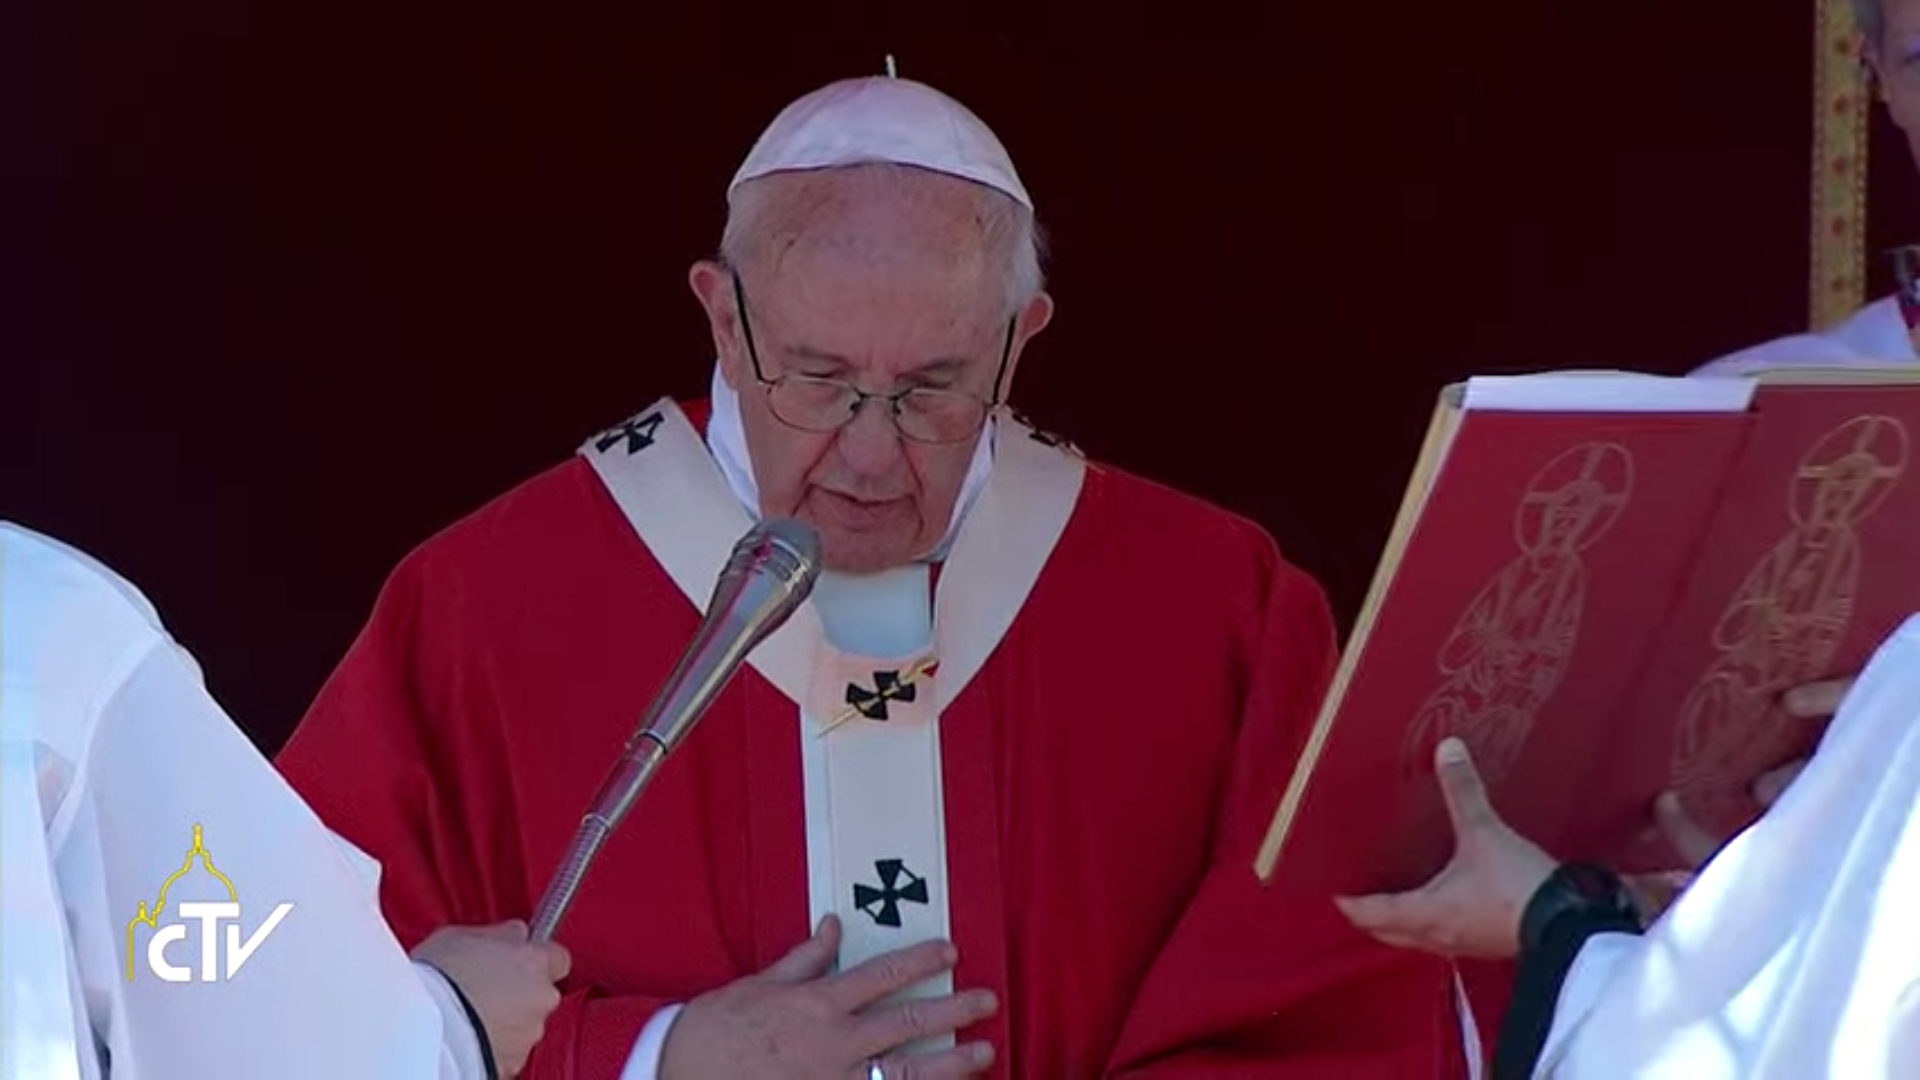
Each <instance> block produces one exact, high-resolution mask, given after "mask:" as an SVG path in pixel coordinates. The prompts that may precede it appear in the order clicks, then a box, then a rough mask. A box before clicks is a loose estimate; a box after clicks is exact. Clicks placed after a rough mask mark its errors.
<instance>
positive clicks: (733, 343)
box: [687, 259, 745, 389]
mask: <svg viewBox="0 0 1920 1080" xmlns="http://www.w3.org/2000/svg"><path fill="white" fill-rule="evenodd" d="M687 284H688V285H690V286H692V288H693V295H694V297H695V299H697V300H699V301H700V307H701V308H702V309H703V310H704V311H706V313H707V327H708V329H709V330H711V331H712V333H713V354H714V356H715V357H717V358H718V359H719V361H720V375H721V377H722V378H725V379H726V380H727V385H728V386H731V387H733V388H735V389H739V386H740V371H741V365H742V364H743V363H744V362H745V361H744V359H743V358H742V357H741V355H740V309H739V307H738V306H737V305H736V304H735V303H734V296H735V293H734V291H733V271H732V270H729V269H728V268H727V267H725V266H723V265H721V264H720V263H717V262H715V261H713V260H711V259H702V260H700V261H699V262H697V263H694V264H693V266H692V268H691V269H689V270H688V271H687Z"/></svg>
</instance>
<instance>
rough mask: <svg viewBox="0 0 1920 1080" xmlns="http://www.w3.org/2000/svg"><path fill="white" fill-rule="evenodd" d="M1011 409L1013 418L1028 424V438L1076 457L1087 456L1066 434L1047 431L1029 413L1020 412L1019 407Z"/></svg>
mask: <svg viewBox="0 0 1920 1080" xmlns="http://www.w3.org/2000/svg"><path fill="white" fill-rule="evenodd" d="M1009 411H1010V412H1011V413H1012V414H1013V418H1014V419H1015V420H1017V421H1019V422H1020V423H1021V424H1023V425H1025V426H1026V428H1027V438H1029V439H1032V440H1033V441H1034V442H1037V443H1039V444H1040V445H1041V446H1049V447H1052V448H1054V449H1056V450H1064V451H1066V452H1067V453H1069V454H1072V455H1074V456H1075V457H1084V456H1085V455H1084V454H1082V453H1081V452H1080V448H1079V447H1078V446H1075V445H1074V444H1073V440H1071V439H1069V438H1067V437H1066V436H1064V435H1056V434H1054V433H1053V432H1051V431H1046V430H1044V429H1042V428H1041V427H1040V425H1038V424H1036V423H1034V422H1033V420H1032V419H1031V418H1029V417H1028V416H1027V414H1025V413H1023V412H1020V411H1019V410H1017V409H1011V410H1009Z"/></svg>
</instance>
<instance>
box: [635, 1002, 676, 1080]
mask: <svg viewBox="0 0 1920 1080" xmlns="http://www.w3.org/2000/svg"><path fill="white" fill-rule="evenodd" d="M679 1017H680V1006H678V1005H669V1006H667V1007H666V1008H664V1009H661V1010H660V1011H659V1012H656V1013H654V1014H653V1019H651V1020H648V1021H647V1026H646V1027H643V1028H641V1029H640V1037H639V1038H638V1039H635V1040H634V1041H633V1052H632V1053H630V1054H628V1055H627V1067H626V1068H624V1069H622V1070H620V1080H660V1055H661V1054H662V1053H663V1052H665V1050H666V1048H667V1033H668V1032H670V1031H672V1030H673V1022H674V1021H675V1020H677V1019H679Z"/></svg>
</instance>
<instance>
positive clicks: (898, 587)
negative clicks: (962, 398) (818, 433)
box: [580, 399, 1084, 1044]
mask: <svg viewBox="0 0 1920 1080" xmlns="http://www.w3.org/2000/svg"><path fill="white" fill-rule="evenodd" d="M982 437H983V439H984V438H992V439H994V440H995V442H994V445H993V447H992V448H991V450H992V454H993V461H994V468H993V471H992V473H991V474H990V475H989V476H988V478H987V480H986V481H985V483H984V484H983V485H982V487H981V490H980V491H979V494H978V496H977V498H976V501H975V503H974V505H973V506H972V507H971V509H970V512H969V513H968V515H967V520H966V521H965V523H964V524H963V526H962V527H961V528H960V529H959V530H958V531H957V532H956V533H955V534H954V535H953V536H952V537H951V541H952V553H951V556H950V557H949V558H948V560H947V562H946V567H945V569H944V571H943V573H942V574H941V578H940V586H939V590H938V595H937V596H936V597H930V596H929V592H930V590H929V587H928V573H929V571H928V567H927V566H926V565H924V564H915V565H912V566H907V567H901V568H898V569H895V570H890V571H886V572H883V573H880V574H872V575H858V576H855V575H844V574H836V573H831V572H830V573H826V574H823V575H822V578H821V580H820V582H819V584H818V585H817V586H816V587H815V590H814V593H813V595H812V596H811V597H810V598H809V600H808V601H807V603H806V604H804V605H802V606H801V608H800V609H799V610H798V611H796V612H795V613H794V615H793V617H792V618H790V619H789V620H788V621H787V622H786V623H785V624H784V625H783V626H782V627H781V628H780V629H779V630H777V631H775V632H774V633H773V634H771V635H769V636H768V638H767V639H766V640H765V641H764V642H762V643H761V645H760V646H759V647H758V648H757V649H755V650H754V652H753V653H752V654H751V655H749V657H748V658H747V663H748V664H749V665H751V666H752V667H753V668H754V669H755V670H756V671H758V672H759V673H760V674H761V675H762V676H763V677H764V678H766V680H767V681H768V682H770V683H772V684H773V685H774V686H775V687H776V688H778V689H779V690H780V692H781V693H782V694H784V695H785V696H786V697H787V698H788V699H789V700H790V701H792V702H793V703H794V705H795V706H796V707H797V713H798V720H797V722H798V723H799V725H800V745H801V748H802V750H801V759H802V760H801V761H800V762H799V766H800V768H801V773H802V778H803V787H804V790H805V799H806V821H805V839H806V850H807V874H808V908H809V910H810V912H811V915H812V918H813V920H814V922H815V923H817V922H818V921H819V919H820V918H822V917H823V916H825V915H826V914H827V913H829V912H832V913H834V914H836V915H838V916H839V918H840V922H841V925H842V927H843V929H844V937H843V939H842V947H841V953H840V964H841V965H842V966H843V967H846V966H851V965H854V964H857V963H859V962H861V961H862V960H865V959H867V958H869V957H871V956H874V955H877V954H879V953H882V952H887V951H891V950H894V949H899V948H904V947H906V946H908V945H912V944H914V943H916V942H919V941H923V940H927V939H930V938H945V937H949V936H950V932H951V907H950V899H949V891H950V890H949V889H948V887H947V882H948V876H947V855H946V812H947V811H946V805H945V798H944V792H943V769H942V765H941V747H940V715H941V712H942V711H943V710H944V709H945V708H946V706H947V705H948V704H949V703H951V702H952V701H953V700H954V698H956V697H957V696H958V695H959V694H960V692H961V691H962V690H963V689H964V688H965V687H966V686H967V684H968V682H969V681H970V680H971V679H972V678H973V676H974V675H975V674H976V673H977V672H978V671H979V670H980V667H981V665H983V664H984V663H985V662H986V659H987V657H988V656H989V655H990V654H991V653H992V651H993V649H994V647H995V646H996V645H997V644H998V643H999V641H1000V639H1001V637H1002V635H1004V634H1005V632H1006V630H1007V628H1008V626H1010V625H1011V624H1012V622H1013V619H1014V617H1015V616H1016V615H1017V614H1018V613H1019V610H1020V607H1021V605H1022V604H1023V603H1025V601H1026V598H1027V595H1028V593H1029V591H1030V590H1031V589H1032V587H1033V584H1034V582H1035V581H1036V580H1037V579H1038V578H1039V576H1040V572H1041V571H1042V570H1043V569H1044V568H1045V566H1046V563H1047V560H1048V558H1049V557H1050V556H1051V554H1052V552H1053V548H1054V544H1055V543H1056V542H1057V541H1058V539H1059V537H1060V534H1061V533H1062V531H1063V530H1064V529H1065V528H1066V524H1067V520H1068V519H1069V517H1070V516H1071V515H1072V512H1073V508H1074V505H1075V503H1076V501H1077V500H1078V498H1079V492H1080V486H1081V481H1082V477H1083V473H1084V465H1083V463H1082V461H1081V460H1080V459H1079V458H1078V457H1077V456H1075V455H1073V454H1071V453H1069V452H1067V451H1065V450H1062V449H1060V448H1058V447H1056V446H1052V445H1048V444H1046V443H1043V442H1042V441H1041V440H1040V439H1038V438H1036V437H1034V434H1033V432H1032V431H1031V429H1029V428H1027V427H1025V426H1023V425H1021V424H1019V423H1017V422H1015V421H1013V420H1011V419H1010V418H1007V417H1001V418H1000V419H999V422H998V423H997V424H995V425H994V426H993V428H992V429H991V432H990V434H987V435H983V436H982ZM580 454H581V456H582V457H584V458H585V459H586V460H587V461H588V462H589V463H590V464H591V465H592V466H593V468H594V471H595V473H596V474H597V475H598V476H599V477H600V479H601V481H602V482H603V483H604V484H605V485H606V488H607V490H608V492H609V493H610V494H611V495H612V496H613V498H614V501H615V502H616V503H617V504H618V505H619V507H620V509H621V511H622V513H623V514H624V515H625V516H626V518H627V521H628V522H629V523H630V524H631V525H632V527H633V528H634V530H635V531H636V532H637V533H638V534H639V536H640V539H641V540H642V542H644V543H645V544H646V546H647V548H648V550H650V551H651V552H652V553H653V555H654V557H655V558H656V559H657V560H658V561H659V562H660V564H661V566H662V567H664V568H665V570H666V572H667V574H668V575H669V576H670V577H671V578H672V579H673V581H674V583H675V584H676V585H677V586H678V587H679V589H680V591H681V593H682V594H684V595H685V596H686V598H687V600H688V602H690V603H691V604H693V605H694V607H695V609H696V610H700V611H702V612H704V611H705V609H706V605H707V602H708V601H709V599H710V598H711V594H712V591H713V585H714V581H715V580H716V578H717V577H718V575H719V572H720V569H721V567H722V565H723V564H724V563H725V562H726V559H727V556H728V554H729V552H730V551H731V550H732V548H733V545H734V543H735V542H736V541H737V540H738V539H739V538H740V537H741V536H742V535H743V534H744V533H745V532H746V531H747V530H748V529H749V528H751V527H752V524H753V519H752V517H751V516H750V515H749V513H748V511H747V509H746V507H744V506H742V505H741V503H740V501H739V500H738V499H736V498H735V497H734V493H733V491H731V490H730V489H729V484H728V482H727V480H726V478H725V477H724V476H723V475H722V472H721V469H720V467H719V465H717V464H716V462H715V460H714V456H713V455H712V454H711V453H710V452H709V451H708V448H707V447H706V445H705V444H704V443H703V442H702V441H701V439H700V436H699V434H698V433H697V432H696V431H695V430H694V428H693V426H692V424H690V423H689V422H688V421H687V419H686V416H685V415H684V414H683V413H682V412H681V411H680V409H679V408H678V406H676V405H675V404H674V403H673V402H672V401H671V400H670V399H663V400H661V401H659V402H657V403H655V404H654V405H652V406H650V407H649V408H647V409H644V410H642V411H641V412H639V413H637V414H635V415H634V417H633V418H631V419H629V420H628V421H626V422H625V423H623V424H621V425H619V426H617V427H615V428H612V429H610V430H609V431H607V432H605V433H602V434H601V435H597V436H595V437H594V438H591V439H589V440H587V441H586V442H585V443H584V444H583V445H582V446H581V448H580ZM929 609H930V610H929ZM929 666H931V671H927V670H926V669H927V668H928V667H929ZM915 672H921V673H920V674H919V675H918V677H917V678H913V679H912V680H911V681H910V682H907V683H905V685H903V680H906V679H907V678H908V676H910V675H912V674H913V673H915ZM909 687H910V688H909ZM982 809H984V808H982ZM970 812H980V811H979V810H970ZM951 991H952V984H951V978H950V976H942V977H941V978H938V979H934V980H928V981H927V982H924V983H922V984H920V985H918V986H916V987H914V988H912V990H911V991H910V994H911V995H913V996H927V995H934V994H944V993H950V992H951ZM950 1041H951V1039H950V1037H948V1038H947V1039H943V1040H936V1041H935V1044H944V1043H950Z"/></svg>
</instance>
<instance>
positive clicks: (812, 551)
mask: <svg viewBox="0 0 1920 1080" xmlns="http://www.w3.org/2000/svg"><path fill="white" fill-rule="evenodd" d="M819 577H820V534H818V533H816V532H815V531H814V530H813V529H812V527H811V526H808V525H807V524H805V523H804V522H801V521H796V520H795V519H793V518H772V519H770V520H767V521H762V522H760V523H758V524H756V525H755V526H754V527H753V528H752V529H750V530H748V531H747V534H746V535H745V536H742V537H741V538H740V540H739V541H738V542H737V543H735V544H734V545H733V554H732V555H731V556H729V557H728V559H727V565H726V567H725V568H724V569H722V570H721V571H720V579H719V580H718V581H716V582H715V583H714V588H713V600H712V602H711V603H710V604H708V606H707V611H708V615H709V618H712V617H714V616H719V617H721V618H727V617H728V616H729V615H731V616H733V617H735V618H738V619H740V620H741V621H743V622H744V623H745V624H746V629H747V636H748V637H749V639H750V641H751V642H752V643H757V642H758V641H759V640H760V639H761V638H763V637H765V636H766V635H767V634H770V633H772V632H773V631H774V630H775V629H776V628H778V627H779V626H780V624H781V623H783V622H785V621H786V620H787V618H788V617H789V616H790V615H792V614H793V613H794V611H796V610H797V609H798V608H799V607H800V605H801V604H802V603H804V602H806V599H807V597H808V596H809V595H810V594H811V593H812V592H813V584H814V582H815V581H817V580H819ZM748 647H751V644H749V646H748Z"/></svg>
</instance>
